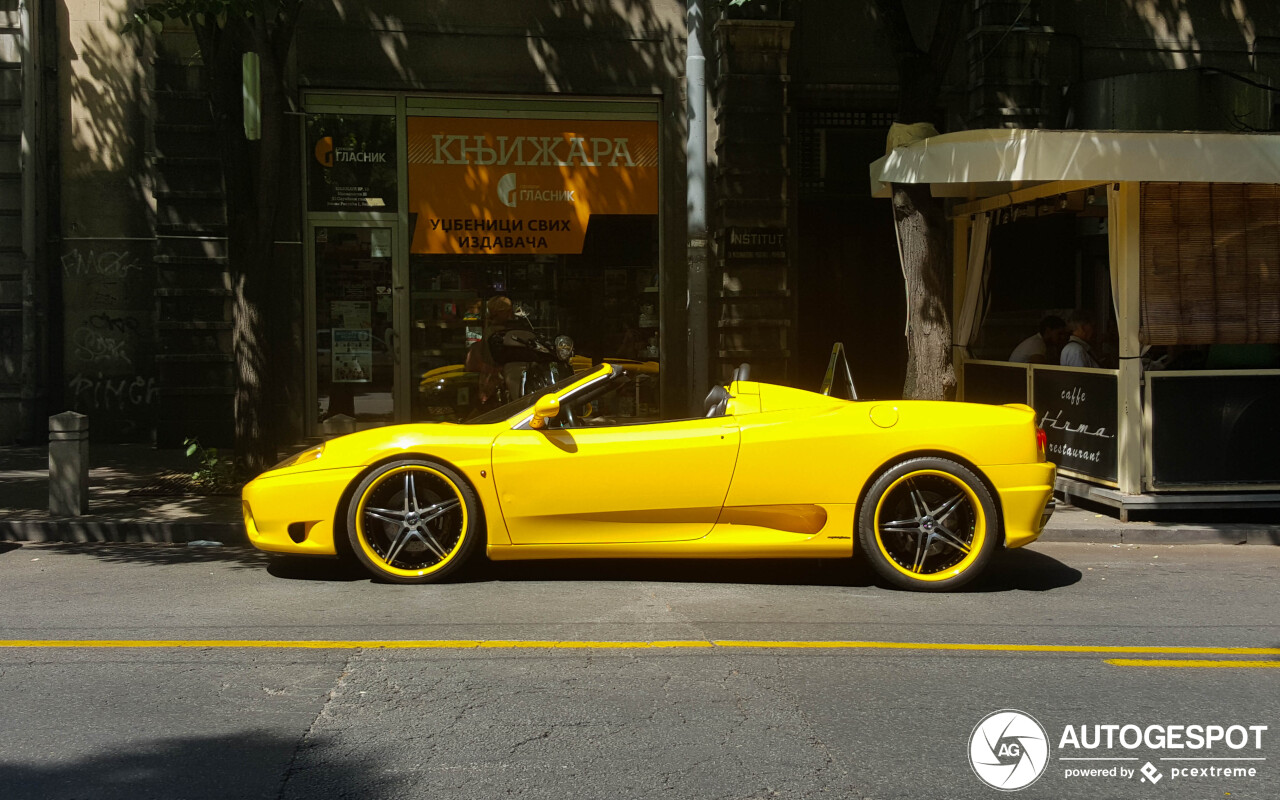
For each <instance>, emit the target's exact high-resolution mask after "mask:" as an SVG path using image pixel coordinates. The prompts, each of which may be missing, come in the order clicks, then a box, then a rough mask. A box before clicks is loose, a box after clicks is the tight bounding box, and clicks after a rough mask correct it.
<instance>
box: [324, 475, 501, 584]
mask: <svg viewBox="0 0 1280 800" xmlns="http://www.w3.org/2000/svg"><path fill="white" fill-rule="evenodd" d="M482 533H483V526H482V525H481V523H480V503H479V501H478V500H477V499H476V496H475V492H473V491H472V489H471V487H470V486H469V485H468V484H467V482H466V481H465V480H463V478H462V477H461V476H460V475H458V474H457V473H456V472H454V471H453V470H452V469H450V468H448V467H446V466H444V465H443V464H437V463H435V462H432V461H419V460H404V461H393V462H391V463H389V464H384V465H382V466H381V467H378V468H377V469H375V470H374V471H373V472H371V473H369V474H368V475H367V476H365V478H364V480H362V481H361V482H360V484H359V485H358V486H357V487H356V490H355V492H353V493H352V499H351V503H350V505H349V506H348V508H347V534H348V536H349V537H350V539H351V549H352V550H353V551H354V552H355V554H356V558H358V559H359V560H360V563H362V564H364V566H365V567H366V568H367V569H368V570H369V571H370V572H372V573H373V574H374V575H376V576H377V577H379V578H382V579H384V580H388V581H392V582H394V583H431V582H434V581H439V580H442V579H444V578H446V577H448V576H449V575H451V574H453V573H455V572H456V571H457V570H458V569H459V568H461V567H462V566H463V565H464V564H465V563H466V562H467V561H469V560H470V559H471V558H472V554H473V553H475V552H476V549H477V548H478V547H479V546H480V543H479V540H480V538H481V536H482Z"/></svg>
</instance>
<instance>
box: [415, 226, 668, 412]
mask: <svg viewBox="0 0 1280 800" xmlns="http://www.w3.org/2000/svg"><path fill="white" fill-rule="evenodd" d="M656 228H657V220H656V217H652V216H643V217H623V218H621V219H611V218H609V217H603V218H601V217H594V218H593V219H592V230H591V231H589V233H588V236H587V243H586V245H585V246H584V248H583V253H582V254H580V255H525V254H510V255H484V256H475V255H447V254H440V255H425V254H411V255H410V258H409V294H410V301H409V309H410V312H409V313H410V322H409V326H410V359H411V368H412V371H413V375H414V379H415V381H416V382H417V383H418V385H417V387H416V389H415V391H414V399H413V410H412V418H413V419H414V420H462V419H466V418H467V417H469V416H471V415H473V414H475V413H478V412H479V411H480V410H481V408H482V407H491V406H492V405H494V403H496V402H497V399H498V398H496V397H488V396H487V395H484V394H483V393H482V391H481V387H480V380H481V375H480V374H479V372H477V371H476V370H475V367H476V365H477V364H478V363H480V358H479V357H478V356H473V358H472V359H471V360H470V361H468V358H467V356H468V352H469V351H472V350H473V349H474V348H483V347H486V346H487V343H486V338H487V336H489V335H490V334H492V333H493V332H494V331H495V330H497V329H498V328H499V327H501V325H500V324H499V323H498V322H496V321H495V320H494V319H493V318H492V315H491V314H490V301H491V300H492V299H493V298H497V297H506V298H508V299H509V300H510V301H511V306H512V309H513V312H514V320H513V322H511V323H505V324H508V325H517V326H520V327H526V328H528V329H530V330H532V331H533V332H535V333H536V334H538V335H540V336H541V337H543V338H544V339H545V340H546V341H548V342H553V341H554V340H555V339H556V337H558V336H562V335H563V336H568V337H570V338H571V339H572V340H573V343H574V353H575V358H574V359H573V366H574V368H575V369H577V370H584V369H587V368H589V367H590V366H591V365H592V364H598V363H600V362H602V361H605V360H627V361H637V362H642V363H649V366H648V367H647V369H648V370H649V372H650V375H649V376H647V379H646V380H645V381H642V382H641V384H640V386H639V391H637V392H636V393H634V396H633V399H634V402H633V404H632V406H631V407H629V408H628V409H626V411H627V412H628V413H629V414H630V416H633V417H654V418H656V417H657V416H658V413H659V412H658V374H659V366H658V361H659V342H658V330H659V322H660V320H659V310H658V309H659V303H658V296H659V295H658V267H657V231H656Z"/></svg>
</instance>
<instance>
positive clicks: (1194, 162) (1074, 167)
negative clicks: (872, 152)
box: [871, 129, 1280, 198]
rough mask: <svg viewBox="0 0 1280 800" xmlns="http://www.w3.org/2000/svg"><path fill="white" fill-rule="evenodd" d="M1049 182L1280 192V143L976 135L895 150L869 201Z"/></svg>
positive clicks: (874, 179)
mask: <svg viewBox="0 0 1280 800" xmlns="http://www.w3.org/2000/svg"><path fill="white" fill-rule="evenodd" d="M1049 181H1097V182H1098V183H1111V182H1118V181H1181V182H1189V183H1200V182H1206V183H1277V184H1280V135H1276V134H1260V133H1163V132H1153V133H1147V132H1128V131H1123V132H1121V131H1046V130H1004V129H997V130H988V129H984V130H972V131H960V132H958V133H946V134H942V135H940V136H933V137H931V138H928V139H922V140H919V141H916V142H914V143H912V144H909V145H906V146H903V147H898V148H895V149H894V150H893V151H891V152H890V153H889V154H888V155H886V156H884V157H883V158H880V159H878V160H877V161H875V162H874V163H872V165H871V194H872V196H874V197H888V196H889V187H888V186H887V185H886V184H889V183H928V184H930V185H931V187H932V190H933V194H934V196H935V197H969V198H980V197H988V196H990V195H993V194H1002V193H1004V192H1008V191H1011V190H1013V189H1018V188H1022V187H1027V186H1032V185H1035V184H1039V183H1047V182H1049Z"/></svg>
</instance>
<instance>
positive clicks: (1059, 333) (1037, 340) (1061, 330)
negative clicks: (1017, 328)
mask: <svg viewBox="0 0 1280 800" xmlns="http://www.w3.org/2000/svg"><path fill="white" fill-rule="evenodd" d="M1070 335H1071V334H1070V332H1069V331H1068V330H1067V323H1066V322H1065V321H1063V319H1062V317H1055V316H1053V315H1052V314H1050V315H1049V316H1047V317H1045V318H1044V319H1042V320H1040V331H1039V332H1038V333H1033V334H1031V335H1030V336H1028V337H1027V338H1025V339H1023V340H1022V341H1021V342H1019V343H1018V346H1017V347H1015V348H1013V352H1012V353H1011V354H1010V355H1009V360H1010V361H1015V362H1017V363H1019V364H1056V363H1057V361H1058V353H1059V351H1061V350H1062V346H1063V345H1065V344H1066V343H1067V337H1069V336H1070Z"/></svg>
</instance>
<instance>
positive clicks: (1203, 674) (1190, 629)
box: [0, 544, 1280, 800]
mask: <svg viewBox="0 0 1280 800" xmlns="http://www.w3.org/2000/svg"><path fill="white" fill-rule="evenodd" d="M1278 571H1280V548H1276V547H1256V546H1255V547H1246V546H1240V547H1227V546H1187V545H1183V546H1174V547H1169V546H1161V547H1155V546H1141V547H1135V546H1123V547H1114V546H1108V545H1084V544H1041V545H1037V546H1035V547H1034V549H1028V550H1026V551H1022V552H1013V553H1008V554H1005V555H1004V556H1003V558H1002V560H1001V561H1000V563H999V564H998V565H997V566H996V568H995V569H993V570H992V571H991V573H990V574H989V576H987V577H986V579H984V580H983V581H982V582H981V583H980V584H979V585H977V586H975V587H974V588H973V589H972V590H971V591H966V592H963V593H958V594H951V595H918V594H908V593H904V592H900V591H895V590H891V589H888V588H884V587H882V586H878V585H876V583H875V582H874V581H873V579H872V577H871V575H870V573H869V571H868V570H866V569H865V568H862V567H860V566H859V565H856V564H854V565H851V564H849V563H847V562H835V561H824V562H812V563H808V562H778V561H768V562H740V563H734V562H716V563H703V562H669V563H663V562H653V561H648V562H630V563H627V562H598V563H590V562H583V563H563V562H557V563H548V564H536V563H533V564H502V565H490V566H489V567H488V568H487V569H486V570H484V571H482V572H481V573H480V574H478V575H475V576H473V577H472V579H471V580H469V581H467V582H463V583H455V584H449V585H443V586H418V587H404V586H392V585H384V584H378V583H373V582H371V581H370V580H368V579H367V578H366V577H365V576H363V575H362V574H361V573H359V572H358V571H354V570H351V569H347V568H343V567H341V566H338V565H335V564H331V563H328V562H297V561H277V562H269V561H268V559H267V558H265V557H264V556H261V555H259V554H256V553H253V552H250V551H245V550H239V549H233V548H209V549H199V548H182V547H167V546H156V545H88V546H79V545H26V546H22V547H10V549H7V550H4V551H3V552H0V603H2V604H3V609H4V611H3V614H2V615H0V639H2V640H4V641H3V644H4V645H5V646H3V647H0V742H2V743H3V744H2V745H0V797H3V798H5V799H6V800H18V799H19V798H41V800H44V799H45V798H129V800H135V799H137V798H149V797H156V798H218V799H219V800H221V799H223V798H242V797H243V798H258V797H262V798H339V797H351V798H383V797H386V798H392V797H396V798H417V797H422V798H486V799H487V798H496V797H522V798H557V800H559V799H560V798H608V800H621V799H622V798H651V797H670V798H698V799H699V800H701V799H702V798H732V799H733V800H739V799H744V798H768V797H784V798H810V797H831V798H877V800H880V799H882V798H993V797H1003V796H1007V794H1006V793H1003V792H1000V791H997V790H996V789H993V788H990V787H989V786H988V785H986V784H984V783H983V782H982V781H981V780H980V779H979V776H978V771H979V770H981V771H983V772H984V774H986V775H987V776H988V778H990V779H992V780H994V781H996V782H1002V781H1003V782H1005V783H1006V784H1007V783H1010V782H1013V783H1017V782H1020V781H1022V780H1025V779H1026V778H1025V777H1024V776H1025V775H1026V774H1028V773H1027V772H1026V770H1031V771H1038V770H1039V767H1040V766H1041V765H1042V766H1043V774H1042V776H1041V777H1040V778H1039V779H1038V780H1037V781H1036V782H1035V783H1033V784H1031V785H1030V786H1028V787H1027V788H1024V789H1022V790H1020V791H1018V792H1016V793H1015V796H1022V797H1027V798H1145V797H1157V796H1160V797H1177V798H1223V797H1226V796H1230V797H1232V798H1267V799H1269V800H1270V799H1273V798H1276V797H1280V669H1277V668H1275V667H1276V666H1277V665H1280V595H1278V594H1277V592H1276V586H1277V582H1276V576H1277V574H1278ZM69 640H77V641H84V640H88V641H91V642H96V643H114V646H110V647H85V646H82V645H68V644H65V642H67V641H69ZM158 640H164V641H167V642H170V644H169V645H167V646H164V647H148V646H142V645H145V644H148V643H154V642H156V641H158ZM406 640H415V641H418V642H419V643H420V644H419V646H415V647H410V648H393V647H379V646H376V643H377V642H402V641H406ZM264 641H272V642H276V645H274V646H271V647H251V646H248V645H249V644H252V643H254V642H264ZM319 641H326V642H330V643H331V644H330V645H329V646H325V647H300V646H298V643H304V642H305V643H316V642H319ZM675 641H679V642H682V643H684V644H683V645H681V646H674V645H670V644H666V643H671V642H675ZM57 642H62V643H64V644H57V645H56V646H31V645H33V644H37V643H43V644H45V645H48V644H50V643H57ZM201 642H203V643H204V644H199V643H201ZM609 642H627V643H648V644H654V643H656V644H657V645H658V646H648V647H617V646H596V647H587V646H585V645H586V644H588V643H609ZM798 642H804V643H806V646H800V645H798V644H797V643H798ZM529 643H536V644H537V646H531V647H526V646H516V645H519V644H529ZM551 643H559V644H560V646H551ZM868 643H880V644H868ZM884 643H898V644H901V643H905V644H906V645H908V646H907V647H890V646H886V645H885V644H884ZM812 644H816V645H817V646H808V645H812ZM941 644H945V645H954V646H955V647H939V646H938V645H941ZM15 645H18V646H15ZM427 645H432V646H427ZM978 645H996V646H997V647H994V648H981V647H977V646H978ZM1027 645H1031V646H1032V647H1025V646H1027ZM1014 646H1023V648H1022V649H1016V648H1015V647H1014ZM1117 647H1128V648H1133V649H1134V651H1135V652H1117V651H1114V650H1107V649H1106V648H1117ZM1179 647H1182V648H1186V647H1193V648H1204V650H1200V651H1195V652H1177V651H1174V650H1173V649H1172V648H1179ZM1071 648H1078V649H1071ZM1231 648H1261V649H1262V650H1260V651H1255V652H1236V651H1233V650H1231ZM1117 661H1120V662H1123V661H1139V662H1155V663H1156V664H1159V666H1151V665H1137V666H1128V665H1122V664H1121V663H1113V662H1117ZM1186 662H1192V663H1193V664H1196V665H1193V666H1169V665H1170V664H1184V663H1186ZM1205 663H1208V664H1213V665H1214V666H1205V665H1204V664H1205ZM1224 664H1225V665H1224ZM1247 664H1252V665H1254V666H1246V665H1247ZM1001 709H1017V710H1020V711H1022V712H1026V713H1027V714H1029V715H1031V716H1032V717H1034V719H1035V720H1037V721H1038V723H1039V724H1040V726H1041V727H1042V728H1043V731H1044V733H1043V735H1042V738H1045V739H1047V740H1048V751H1047V754H1046V753H1045V751H1044V750H1043V749H1041V750H1038V751H1037V750H1036V747H1037V744H1036V742H1037V740H1038V737H1037V735H1036V734H1035V732H1034V730H1031V729H1020V728H1017V727H1014V728H1008V719H1009V718H1006V717H996V718H994V722H988V723H987V724H985V725H983V726H979V723H980V721H982V720H983V719H984V717H987V715H989V714H992V713H993V712H996V711H999V710H1001ZM996 723H998V727H999V730H997V731H995V732H994V733H993V732H992V730H991V729H990V725H992V724H996ZM1099 725H1103V726H1105V725H1114V726H1117V727H1116V728H1113V729H1111V732H1112V734H1113V737H1114V740H1115V741H1113V746H1112V747H1110V748H1107V747H1105V746H1100V747H1098V748H1096V749H1087V748H1084V747H1071V746H1069V745H1070V742H1069V741H1068V742H1066V743H1065V744H1067V745H1068V746H1063V745H1064V742H1063V737H1064V736H1066V735H1067V734H1068V730H1067V726H1071V733H1072V734H1073V735H1074V736H1075V737H1076V738H1080V737H1083V738H1084V740H1085V742H1086V743H1087V742H1088V740H1089V738H1090V737H1092V736H1094V735H1095V732H1097V731H1100V730H1106V729H1097V728H1095V726H1099ZM1128 725H1133V726H1137V728H1134V729H1126V728H1125V727H1124V726H1128ZM975 726H979V727H977V729H976V731H977V734H978V736H979V738H978V739H977V747H978V750H979V751H981V748H982V747H983V746H984V742H985V744H986V746H987V747H988V749H987V750H986V755H982V753H981V752H978V754H977V755H975V756H974V757H973V760H977V761H979V763H980V767H979V770H975V768H974V767H972V766H971V750H970V745H971V737H972V736H973V735H974V734H975ZM1152 726H1159V727H1156V728H1153V727H1152ZM1177 726H1205V727H1204V730H1203V732H1204V733H1209V734H1211V733H1212V732H1213V730H1214V728H1212V727H1210V726H1218V728H1217V730H1218V731H1219V733H1221V734H1222V735H1223V737H1224V738H1225V739H1226V740H1227V741H1217V742H1215V744H1214V745H1213V747H1210V748H1204V747H1200V748H1195V747H1187V746H1186V745H1187V744H1188V743H1189V742H1190V741H1191V736H1192V734H1191V728H1189V727H1186V728H1178V727H1177ZM1232 726H1239V727H1238V728H1234V729H1233V728H1232ZM1250 726H1253V728H1252V729H1251V728H1250ZM1258 726H1266V728H1267V729H1266V730H1261V729H1260V728H1259V727H1258ZM1028 730H1030V732H1028ZM1153 731H1154V732H1153ZM1000 733H1005V734H1006V736H1005V737H1004V738H1003V739H1001V737H1000V735H999V734H1000ZM1101 735H1102V736H1103V737H1104V738H1105V736H1106V733H1102V734H1101ZM1135 735H1137V736H1139V738H1141V737H1143V736H1145V737H1146V739H1145V740H1143V741H1141V742H1140V743H1138V744H1136V745H1134V746H1132V747H1129V746H1125V743H1126V742H1127V743H1128V744H1134V741H1133V739H1134V736H1135ZM1166 735H1171V738H1172V740H1173V741H1172V742H1169V741H1165V742H1161V741H1159V739H1160V737H1161V736H1166ZM1241 736H1243V737H1245V738H1246V739H1247V741H1246V742H1244V743H1243V744H1241ZM1153 737H1154V738H1153ZM1253 737H1256V738H1257V742H1255V741H1254V738H1253ZM1172 743H1177V744H1182V745H1184V746H1183V747H1181V748H1174V747H1169V746H1163V747H1161V746H1157V745H1161V744H1164V745H1168V744H1172ZM1102 744H1103V745H1105V741H1104V742H1103V743H1102ZM1234 745H1241V746H1240V747H1235V746H1234ZM1000 748H1003V749H1004V751H1005V752H1004V753H1003V755H1001V754H998V753H996V752H995V751H996V750H997V749H1000ZM1077 758H1091V759H1106V760H1092V761H1077V760H1067V759H1077ZM1192 758H1194V759H1199V760H1195V761H1190V760H1169V759H1192ZM1225 758H1231V759H1249V760H1232V761H1223V760H1219V759H1225ZM1115 759H1126V760H1123V761H1118V760H1115ZM1205 759H1215V760H1212V761H1210V760H1205ZM1037 761H1038V763H1037ZM1148 763H1149V764H1151V767H1150V770H1151V773H1150V774H1151V776H1152V777H1154V778H1155V781H1156V782H1155V783H1153V782H1151V780H1150V779H1148V780H1145V781H1144V780H1143V779H1142V777H1143V775H1142V772H1141V771H1140V770H1141V768H1142V767H1144V766H1145V765H1146V764H1148ZM988 765H991V766H988ZM1072 769H1081V770H1088V769H1092V770H1099V771H1100V772H1101V773H1103V774H1097V775H1094V776H1073V777H1067V774H1066V773H1067V771H1068V770H1072ZM1122 769H1123V770H1129V771H1130V772H1128V773H1127V775H1128V777H1121V776H1120V771H1121V770H1122ZM1192 769H1198V770H1202V771H1206V772H1208V773H1210V774H1208V775H1193V774H1192V773H1191V772H1190V770H1192ZM1222 769H1231V770H1243V771H1244V774H1243V775H1242V776H1239V777H1235V776H1233V777H1223V776H1222V775H1221V773H1220V770H1222ZM1250 769H1252V770H1253V771H1254V774H1253V776H1252V777H1249V776H1248V770H1250ZM1019 770H1022V771H1023V772H1019ZM1112 770H1115V772H1116V775H1115V776H1114V777H1113V776H1111V775H1108V774H1105V773H1108V772H1110V771H1112ZM1176 770H1182V771H1184V773H1185V774H1182V775H1179V774H1178V773H1177V772H1176Z"/></svg>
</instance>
